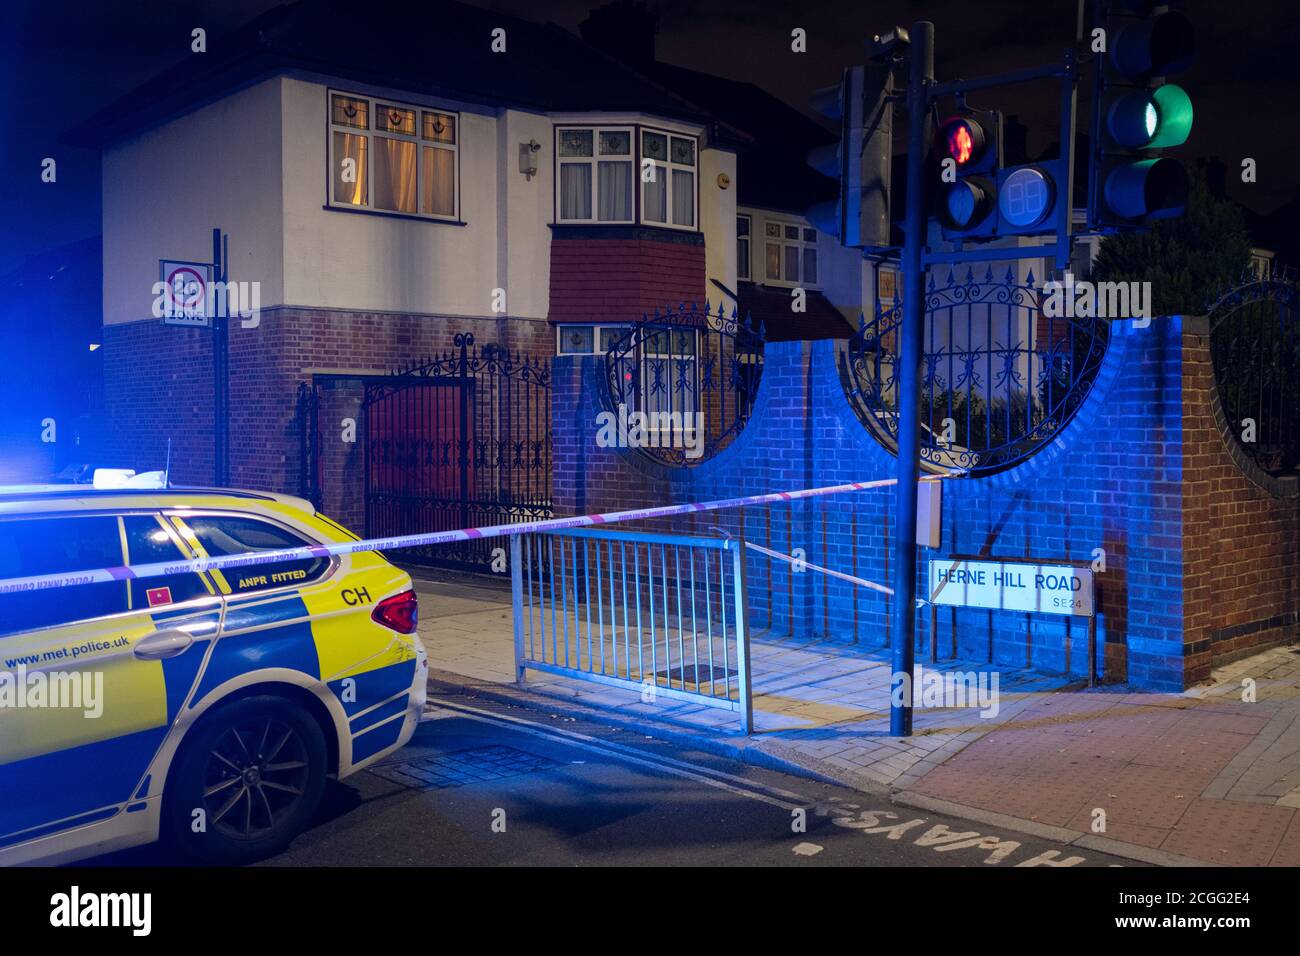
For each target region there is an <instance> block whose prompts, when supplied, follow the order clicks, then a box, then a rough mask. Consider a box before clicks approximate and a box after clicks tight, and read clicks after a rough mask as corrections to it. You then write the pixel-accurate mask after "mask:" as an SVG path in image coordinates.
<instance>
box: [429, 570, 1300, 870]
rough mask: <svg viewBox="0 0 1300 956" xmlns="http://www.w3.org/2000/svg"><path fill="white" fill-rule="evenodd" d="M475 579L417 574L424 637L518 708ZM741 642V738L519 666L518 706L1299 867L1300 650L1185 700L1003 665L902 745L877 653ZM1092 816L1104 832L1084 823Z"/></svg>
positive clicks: (1016, 820)
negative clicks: (985, 708) (973, 700)
mask: <svg viewBox="0 0 1300 956" xmlns="http://www.w3.org/2000/svg"><path fill="white" fill-rule="evenodd" d="M483 580H484V579H481V578H471V577H463V578H459V577H456V576H453V575H450V574H442V573H438V572H430V573H424V572H417V581H416V588H417V590H418V592H419V595H420V635H421V637H422V639H423V640H424V643H425V647H426V648H427V650H428V652H429V657H430V667H431V669H432V670H433V671H435V672H439V671H440V672H444V673H445V674H447V675H449V679H453V680H456V681H457V682H459V683H464V684H468V685H471V686H473V687H474V688H475V689H476V690H477V691H478V692H479V693H482V694H484V695H485V696H499V697H507V698H512V699H519V698H520V696H521V694H520V692H519V691H518V690H517V688H516V685H515V684H514V657H513V655H514V643H513V633H512V625H511V614H510V595H509V591H508V581H503V582H501V584H500V586H499V587H496V588H493V587H490V586H484V583H483ZM752 648H753V655H752V656H753V681H754V695H755V696H754V723H755V730H756V732H755V733H754V734H753V735H751V736H750V737H748V738H747V737H745V736H743V735H741V734H740V733H739V728H738V725H737V719H736V716H735V715H734V714H732V713H730V712H728V711H725V710H718V709H716V708H708V707H703V706H699V705H694V704H689V703H683V702H680V701H670V700H666V699H660V700H658V701H656V702H653V703H643V702H642V701H641V698H640V696H639V695H638V694H634V693H631V692H629V691H626V690H623V689H619V688H611V687H606V686H602V685H599V684H593V683H587V682H580V681H575V680H570V679H567V678H563V677H556V676H552V675H547V674H534V673H531V672H530V674H529V677H528V681H527V690H526V694H525V695H524V696H525V697H526V698H527V700H528V701H530V702H531V703H533V704H534V705H536V704H537V703H539V702H540V703H542V704H543V705H544V706H546V707H547V708H548V709H550V710H552V711H553V712H556V713H566V712H572V713H579V712H582V713H584V714H587V715H588V716H590V712H589V710H588V708H596V709H598V710H599V711H600V712H601V713H600V716H601V717H602V719H604V720H606V721H607V722H609V723H616V724H623V725H625V726H627V727H629V728H632V729H637V730H641V731H643V732H644V733H646V734H648V735H651V736H656V737H661V738H675V739H679V740H681V741H682V742H683V743H686V744H688V745H690V746H694V747H697V748H699V749H702V750H707V751H713V752H717V753H721V754H724V755H726V756H731V757H734V758H736V759H740V760H745V761H748V762H751V763H757V764H760V765H766V766H775V767H779V768H781V769H785V770H792V771H795V772H801V773H805V774H808V775H812V776H815V777H822V778H826V779H830V780H834V781H836V782H838V783H842V784H846V785H849V786H853V787H856V788H858V789H861V790H865V791H868V792H874V793H888V794H890V795H891V796H892V798H893V799H895V800H896V801H898V802H901V803H908V804H913V805H917V806H922V807H926V808H929V809H933V810H936V811H943V812H950V813H955V814H957V815H961V816H965V817H969V818H973V819H980V820H984V821H986V822H987V821H996V822H998V823H1001V824H1003V825H1006V826H1011V827H1015V828H1019V829H1022V830H1026V831H1028V832H1033V833H1037V834H1040V835H1045V836H1050V837H1052V838H1054V839H1059V840H1062V841H1065V842H1075V843H1077V844H1079V845H1080V846H1091V847H1093V848H1094V849H1098V850H1105V851H1107V852H1113V853H1119V854H1121V855H1127V856H1130V857H1133V858H1136V859H1143V860H1147V861H1150V862H1157V863H1170V864H1177V863H1184V864H1185V863H1192V862H1202V863H1215V864H1225V865H1271V866H1300V646H1291V647H1281V648H1274V649H1271V650H1268V651H1265V652H1263V653H1261V654H1259V655H1256V656H1254V657H1251V658H1247V659H1244V660H1241V661H1238V662H1235V663H1233V664H1230V665H1228V666H1225V667H1223V668H1219V669H1216V670H1215V672H1214V675H1213V679H1212V681H1211V682H1210V683H1209V684H1206V685H1202V686H1200V687H1197V688H1194V689H1193V690H1191V691H1188V692H1186V693H1183V694H1148V693H1143V694H1135V693H1129V692H1128V691H1127V690H1126V689H1123V688H1109V687H1101V688H1097V689H1095V690H1087V689H1086V688H1080V687H1079V686H1078V685H1077V684H1076V685H1069V686H1066V685H1064V684H1063V683H1062V680H1061V679H1053V678H1051V677H1047V676H1044V675H1041V674H1035V673H1032V672H1029V671H1008V670H1005V669H1003V670H1001V671H1000V682H1001V687H1000V689H1001V695H1000V707H999V711H998V713H997V715H996V716H995V717H992V718H982V717H980V715H979V712H978V711H976V710H972V709H955V708H954V709H917V710H916V711H915V734H914V736H912V737H910V738H907V739H898V738H893V737H890V736H889V733H888V731H889V714H888V707H889V687H888V682H889V662H888V660H887V658H886V657H885V656H883V655H881V654H880V653H879V652H870V651H866V650H863V649H861V648H859V647H853V646H848V645H844V644H841V643H834V642H825V641H808V640H800V639H797V638H789V637H787V638H774V637H766V636H764V635H763V634H762V633H761V632H759V633H756V634H755V636H754V639H753V644H752ZM920 663H921V664H922V665H923V666H928V664H927V662H926V661H925V660H924V659H923V660H921V662H920ZM937 666H939V667H941V668H943V669H953V670H963V671H969V670H986V669H987V665H985V664H982V663H981V664H976V663H971V662H964V663H963V662H957V663H953V662H941V663H940V664H939V665H937ZM1248 680H1249V681H1253V682H1254V693H1255V697H1256V700H1255V701H1254V702H1250V703H1247V702H1245V701H1243V699H1242V697H1243V687H1244V686H1245V682H1246V681H1248ZM1098 811H1104V826H1105V829H1104V831H1098V830H1096V829H1095V827H1096V826H1097V822H1096V821H1098V820H1099V817H1100V815H1099V814H1098Z"/></svg>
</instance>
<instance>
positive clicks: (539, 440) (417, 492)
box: [362, 333, 552, 570]
mask: <svg viewBox="0 0 1300 956" xmlns="http://www.w3.org/2000/svg"><path fill="white" fill-rule="evenodd" d="M454 343H455V349H454V350H453V351H452V352H450V353H446V352H444V353H442V354H440V355H437V356H430V357H428V358H426V359H424V360H423V361H419V362H416V363H413V364H412V365H410V366H407V367H405V368H402V369H399V370H397V371H396V372H394V373H393V374H392V375H390V376H388V377H385V378H382V379H373V380H371V381H369V382H367V383H366V387H365V398H364V400H363V403H362V414H363V421H364V424H365V432H364V436H365V505H366V533H367V534H368V535H370V536H371V537H382V536H384V535H390V534H411V533H415V532H418V531H435V530H445V529H452V528H467V527H475V526H478V525H486V524H510V523H513V522H517V521H526V520H530V519H533V518H546V517H550V516H551V513H552V512H551V377H550V370H549V368H548V363H546V362H545V361H544V360H541V359H538V358H530V357H527V356H518V355H515V356H512V355H510V354H509V353H508V352H506V350H505V349H503V348H501V347H500V346H498V345H491V344H490V345H485V346H483V347H482V348H476V347H475V346H474V336H473V335H470V334H469V333H460V334H458V335H456V337H455V339H454ZM499 546H500V543H499V542H492V541H489V540H480V541H468V542H464V543H462V544H459V545H444V546H441V547H431V548H414V549H408V550H407V551H405V552H403V559H404V560H407V561H414V562H421V563H430V564H442V565H449V566H453V567H462V568H467V569H471V570H487V569H488V568H490V567H491V565H492V561H493V551H494V549H496V548H498V547H499ZM498 557H499V555H498Z"/></svg>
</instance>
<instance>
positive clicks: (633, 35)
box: [578, 0, 659, 68]
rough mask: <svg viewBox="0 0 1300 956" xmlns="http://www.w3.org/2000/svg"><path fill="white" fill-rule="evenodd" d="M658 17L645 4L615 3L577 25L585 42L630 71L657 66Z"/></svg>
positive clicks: (636, 0)
mask: <svg viewBox="0 0 1300 956" xmlns="http://www.w3.org/2000/svg"><path fill="white" fill-rule="evenodd" d="M658 32H659V17H658V15H657V14H655V13H652V12H651V11H650V9H649V8H648V7H647V6H646V4H645V3H644V2H642V0H612V2H610V3H606V4H605V5H604V6H600V7H597V8H596V9H595V10H592V11H591V13H589V14H587V19H585V20H583V21H582V22H581V23H580V24H578V33H579V34H581V36H582V39H583V40H584V41H585V42H587V43H590V44H591V45H592V46H594V47H596V48H597V49H599V50H602V51H603V52H605V53H608V54H609V55H610V56H612V57H614V58H615V59H616V60H618V61H620V62H621V63H623V64H625V65H626V66H630V67H634V68H635V67H638V66H645V65H648V64H650V63H653V62H654V58H655V34H656V33H658Z"/></svg>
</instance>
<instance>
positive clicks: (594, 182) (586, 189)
mask: <svg viewBox="0 0 1300 956" xmlns="http://www.w3.org/2000/svg"><path fill="white" fill-rule="evenodd" d="M558 143H559V146H558V149H557V150H556V154H557V155H558V156H559V163H560V219H561V220H562V221H565V222H592V221H595V222H632V221H633V218H632V175H633V169H632V130H631V129H630V128H628V129H562V130H560V131H559V132H558Z"/></svg>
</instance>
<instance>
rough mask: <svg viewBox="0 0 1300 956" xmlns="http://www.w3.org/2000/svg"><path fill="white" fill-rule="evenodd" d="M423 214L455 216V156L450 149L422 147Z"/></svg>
mask: <svg viewBox="0 0 1300 956" xmlns="http://www.w3.org/2000/svg"><path fill="white" fill-rule="evenodd" d="M421 197H422V199H421V201H422V203H423V210H422V211H423V212H425V213H428V214H429V215H433V216H454V215H455V214H456V154H455V152H454V151H452V150H450V149H438V148H436V147H433V146H426V147H424V183H423V185H422V192H421Z"/></svg>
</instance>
